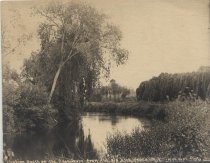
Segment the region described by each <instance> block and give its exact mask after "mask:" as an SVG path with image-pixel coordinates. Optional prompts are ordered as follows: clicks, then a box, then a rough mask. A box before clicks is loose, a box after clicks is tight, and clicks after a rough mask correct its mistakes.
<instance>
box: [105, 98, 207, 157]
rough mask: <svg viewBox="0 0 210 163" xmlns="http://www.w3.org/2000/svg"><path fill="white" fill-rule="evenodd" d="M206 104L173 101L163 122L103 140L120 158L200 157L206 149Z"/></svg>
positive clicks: (155, 122) (109, 150)
mask: <svg viewBox="0 0 210 163" xmlns="http://www.w3.org/2000/svg"><path fill="white" fill-rule="evenodd" d="M209 109H210V105H209V104H205V103H200V102H195V103H188V102H184V103H181V102H173V103H170V104H169V106H168V109H167V110H166V115H167V116H166V118H165V121H164V122H163V121H153V123H152V124H153V125H152V126H151V127H150V128H149V129H145V130H143V131H141V130H140V129H139V128H137V129H135V130H134V131H133V132H132V133H131V134H122V133H118V134H117V135H112V136H110V137H108V138H107V148H108V152H109V153H110V154H114V155H120V156H121V157H126V158H128V157H156V158H157V157H158V158H190V157H194V158H201V159H203V158H204V157H205V156H206V154H207V150H208V143H209V135H208V127H207V123H208V116H209V114H210V111H209Z"/></svg>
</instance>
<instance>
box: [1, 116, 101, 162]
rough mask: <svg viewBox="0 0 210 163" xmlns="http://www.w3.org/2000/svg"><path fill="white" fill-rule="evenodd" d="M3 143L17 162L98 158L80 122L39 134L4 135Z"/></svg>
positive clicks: (89, 137) (58, 126)
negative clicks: (12, 153)
mask: <svg viewBox="0 0 210 163" xmlns="http://www.w3.org/2000/svg"><path fill="white" fill-rule="evenodd" d="M4 143H5V144H6V148H10V149H11V150H12V151H13V152H14V159H19V160H41V159H55V158H56V159H58V158H60V159H65V158H66V159H67V158H68V159H71V158H72V159H96V158H98V155H97V151H96V150H95V149H94V146H93V143H92V141H91V135H88V136H87V137H85V136H84V131H83V126H82V123H81V122H80V120H77V121H72V122H70V123H68V124H59V125H57V126H56V127H54V128H53V129H51V130H49V131H47V132H43V133H39V134H18V135H13V136H12V135H4Z"/></svg>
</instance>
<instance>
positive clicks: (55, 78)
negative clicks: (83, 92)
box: [48, 64, 63, 104]
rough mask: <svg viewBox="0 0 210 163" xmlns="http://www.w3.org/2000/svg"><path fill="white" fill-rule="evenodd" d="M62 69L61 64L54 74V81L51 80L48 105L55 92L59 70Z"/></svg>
mask: <svg viewBox="0 0 210 163" xmlns="http://www.w3.org/2000/svg"><path fill="white" fill-rule="evenodd" d="M62 67H63V64H61V65H60V66H59V68H58V70H57V72H56V74H55V77H54V80H53V84H52V88H51V91H50V95H49V98H48V104H50V102H51V100H52V96H53V94H54V92H55V87H56V84H57V81H58V77H59V75H60V72H61V69H62Z"/></svg>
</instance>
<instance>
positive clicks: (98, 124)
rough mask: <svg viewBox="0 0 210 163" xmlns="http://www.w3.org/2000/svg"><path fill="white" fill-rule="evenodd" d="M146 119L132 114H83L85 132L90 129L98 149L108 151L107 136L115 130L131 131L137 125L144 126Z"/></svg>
mask: <svg viewBox="0 0 210 163" xmlns="http://www.w3.org/2000/svg"><path fill="white" fill-rule="evenodd" d="M144 121H145V120H143V119H138V118H135V117H131V116H119V115H107V114H102V113H85V114H84V115H83V116H82V124H83V129H84V134H85V135H88V134H89V131H90V135H91V139H92V142H93V144H94V146H95V147H96V149H97V151H98V152H99V153H100V155H101V154H104V153H105V152H106V138H107V136H108V135H109V134H114V133H115V132H117V131H119V132H124V133H125V132H126V133H130V132H131V131H132V130H133V129H134V128H135V127H137V126H138V127H140V128H142V129H143V128H144V124H146V123H143V122H144Z"/></svg>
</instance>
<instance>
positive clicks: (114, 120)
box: [98, 115, 120, 126]
mask: <svg viewBox="0 0 210 163" xmlns="http://www.w3.org/2000/svg"><path fill="white" fill-rule="evenodd" d="M98 119H99V121H108V122H110V121H111V124H112V125H113V126H114V125H116V124H117V123H118V122H119V120H120V119H119V117H117V116H116V115H110V116H107V115H106V116H99V118H98Z"/></svg>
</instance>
